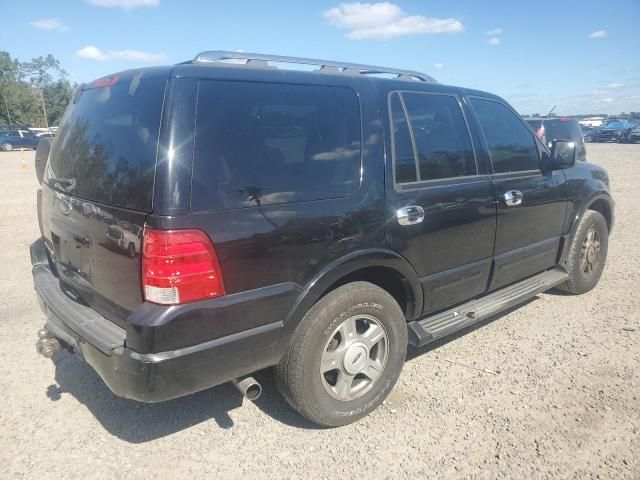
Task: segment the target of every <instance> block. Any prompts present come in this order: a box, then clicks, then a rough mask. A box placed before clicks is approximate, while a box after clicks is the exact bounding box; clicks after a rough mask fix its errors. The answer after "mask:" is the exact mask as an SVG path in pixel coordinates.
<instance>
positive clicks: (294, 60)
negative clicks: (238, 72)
mask: <svg viewBox="0 0 640 480" xmlns="http://www.w3.org/2000/svg"><path fill="white" fill-rule="evenodd" d="M225 60H232V61H233V60H245V64H246V65H251V66H253V67H267V68H269V67H273V66H272V65H269V63H268V62H280V63H290V64H299V65H317V66H319V67H320V68H319V71H322V72H326V73H347V74H361V75H368V74H391V75H395V76H396V78H398V79H400V80H419V81H421V82H427V83H438V82H437V81H435V80H434V79H433V78H432V77H430V76H429V75H427V74H424V73H421V72H414V71H411V70H398V69H395V68H386V67H376V66H373V65H361V64H358V63H345V62H334V61H332V60H317V59H313V58H299V57H285V56H281V55H267V54H262V53H247V52H228V51H224V50H209V51H206V52H201V53H199V54H198V55H196V58H194V59H193V62H192V63H216V62H221V63H224V62H225ZM227 63H228V62H227Z"/></svg>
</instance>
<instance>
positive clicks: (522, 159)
mask: <svg viewBox="0 0 640 480" xmlns="http://www.w3.org/2000/svg"><path fill="white" fill-rule="evenodd" d="M471 104H472V105H473V109H474V110H475V112H476V115H477V117H478V121H479V122H480V127H481V128H482V131H483V133H484V137H485V139H486V141H487V145H488V147H489V154H490V155H491V163H492V164H493V171H494V172H495V173H506V172H522V171H529V170H538V169H539V168H540V157H539V156H538V148H537V147H536V142H535V140H534V138H533V135H532V134H531V132H530V131H529V129H528V128H527V127H525V125H524V124H523V123H522V121H521V120H520V119H519V118H518V117H517V116H516V115H515V114H514V113H513V112H512V111H511V110H510V109H508V108H507V107H506V106H505V105H503V104H501V103H499V102H494V101H491V100H483V99H480V98H472V99H471Z"/></svg>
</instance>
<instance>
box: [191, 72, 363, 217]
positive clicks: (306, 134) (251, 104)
mask: <svg viewBox="0 0 640 480" xmlns="http://www.w3.org/2000/svg"><path fill="white" fill-rule="evenodd" d="M360 138H361V134H360V108H359V102H358V98H357V96H356V94H355V92H353V91H352V90H350V89H348V88H343V87H324V86H312V85H289V84H270V83H246V82H225V81H213V80H212V81H201V82H200V87H199V94H198V109H197V126H196V147H195V160H194V170H193V180H192V200H191V202H192V209H193V210H194V211H204V210H217V209H229V208H241V207H255V206H264V205H274V204H281V203H290V202H300V201H307V200H318V199H326V198H336V197H343V196H347V195H349V194H351V193H353V192H355V191H356V189H357V188H358V186H359V183H360V162H361V161H360V157H361V140H360Z"/></svg>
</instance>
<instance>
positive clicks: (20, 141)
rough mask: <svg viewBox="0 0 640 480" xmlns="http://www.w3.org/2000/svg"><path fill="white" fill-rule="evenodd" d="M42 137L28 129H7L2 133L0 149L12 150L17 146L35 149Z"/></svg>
mask: <svg viewBox="0 0 640 480" xmlns="http://www.w3.org/2000/svg"><path fill="white" fill-rule="evenodd" d="M39 140H40V138H38V137H37V136H35V135H34V134H33V133H31V132H29V131H27V130H5V131H4V132H1V133H0V150H2V151H3V152H10V151H11V150H13V149H16V148H30V149H34V150H35V148H36V147H37V146H38V141H39Z"/></svg>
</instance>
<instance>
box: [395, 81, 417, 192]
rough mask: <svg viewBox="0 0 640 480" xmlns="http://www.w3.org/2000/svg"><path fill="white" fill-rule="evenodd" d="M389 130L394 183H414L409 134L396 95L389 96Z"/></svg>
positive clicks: (415, 178)
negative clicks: (390, 133)
mask: <svg viewBox="0 0 640 480" xmlns="http://www.w3.org/2000/svg"><path fill="white" fill-rule="evenodd" d="M391 128H392V133H393V135H392V138H393V142H392V148H393V158H394V162H395V180H396V183H407V182H415V181H417V180H418V176H417V173H416V159H415V155H414V153H413V145H412V143H411V134H410V133H409V125H408V123H407V116H406V115H405V114H404V108H403V107H402V103H401V102H400V96H399V95H398V94H397V93H394V94H392V95H391Z"/></svg>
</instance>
